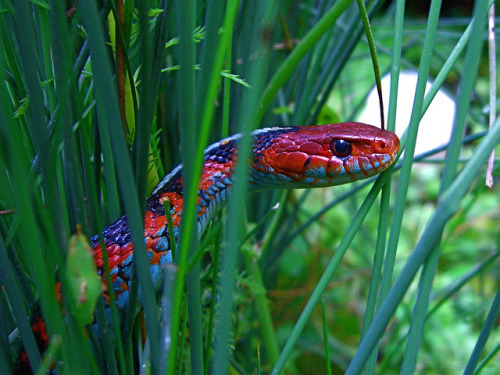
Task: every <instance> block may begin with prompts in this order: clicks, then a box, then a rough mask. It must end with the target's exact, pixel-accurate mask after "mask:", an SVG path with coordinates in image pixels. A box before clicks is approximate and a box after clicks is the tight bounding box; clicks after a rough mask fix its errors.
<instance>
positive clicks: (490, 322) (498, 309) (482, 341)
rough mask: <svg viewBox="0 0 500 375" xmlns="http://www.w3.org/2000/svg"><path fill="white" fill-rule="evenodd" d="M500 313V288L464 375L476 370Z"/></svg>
mask: <svg viewBox="0 0 500 375" xmlns="http://www.w3.org/2000/svg"><path fill="white" fill-rule="evenodd" d="M499 313H500V289H498V291H497V294H496V296H495V298H494V299H493V303H492V304H491V308H490V311H489V312H488V316H487V317H486V321H485V322H484V326H483V329H482V330H481V334H480V335H479V337H478V338H477V342H476V345H475V346H474V350H473V352H472V354H471V356H470V358H469V361H468V362H467V367H465V370H464V375H469V374H472V373H473V372H474V369H475V368H476V366H477V363H478V362H479V358H480V356H481V353H482V351H483V349H484V346H485V345H486V341H487V340H488V337H489V335H490V334H491V331H492V330H493V326H494V325H495V322H496V319H497V318H498V314H499Z"/></svg>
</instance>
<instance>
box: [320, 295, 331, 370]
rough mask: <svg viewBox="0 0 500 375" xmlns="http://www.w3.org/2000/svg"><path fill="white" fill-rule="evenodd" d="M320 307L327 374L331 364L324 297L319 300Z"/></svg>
mask: <svg viewBox="0 0 500 375" xmlns="http://www.w3.org/2000/svg"><path fill="white" fill-rule="evenodd" d="M321 309H322V312H323V342H324V345H325V361H326V370H327V374H328V375H332V364H331V363H330V345H329V344H328V329H327V324H326V309H325V300H324V299H322V300H321Z"/></svg>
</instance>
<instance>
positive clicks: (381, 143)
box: [375, 140, 388, 153]
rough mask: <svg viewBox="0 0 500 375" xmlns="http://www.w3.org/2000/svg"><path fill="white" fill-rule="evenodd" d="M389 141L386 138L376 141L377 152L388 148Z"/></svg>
mask: <svg viewBox="0 0 500 375" xmlns="http://www.w3.org/2000/svg"><path fill="white" fill-rule="evenodd" d="M387 146H388V145H387V142H386V141H385V140H379V141H377V142H375V149H376V151H377V152H382V153H383V152H385V151H386V149H387Z"/></svg>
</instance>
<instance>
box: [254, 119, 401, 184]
mask: <svg viewBox="0 0 500 375" xmlns="http://www.w3.org/2000/svg"><path fill="white" fill-rule="evenodd" d="M254 136H255V142H254V149H253V151H254V164H253V167H254V168H251V170H252V173H251V181H252V182H253V183H255V184H260V185H262V186H263V187H267V188H271V187H276V188H283V187H288V188H301V187H318V186H331V185H340V184H344V183H348V182H352V181H356V180H362V179H364V178H367V177H370V176H373V175H375V174H378V173H380V172H382V171H383V170H385V169H387V168H388V167H389V166H390V165H391V164H392V163H393V161H394V159H395V157H396V154H397V153H398V151H399V147H400V144H399V138H398V137H397V136H396V134H394V133H392V132H390V131H387V130H382V129H379V128H376V127H374V126H371V125H367V124H362V123H358V122H345V123H341V124H331V125H318V126H304V127H300V126H297V127H289V128H276V129H273V128H269V129H265V130H261V131H258V132H256V133H255V134H254Z"/></svg>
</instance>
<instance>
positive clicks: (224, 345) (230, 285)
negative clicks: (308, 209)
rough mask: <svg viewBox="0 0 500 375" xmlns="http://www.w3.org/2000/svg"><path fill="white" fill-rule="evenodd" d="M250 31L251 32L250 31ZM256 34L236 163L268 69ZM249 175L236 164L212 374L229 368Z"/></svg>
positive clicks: (262, 24)
mask: <svg viewBox="0 0 500 375" xmlns="http://www.w3.org/2000/svg"><path fill="white" fill-rule="evenodd" d="M274 6H275V3H274V1H268V2H264V3H263V4H262V5H261V6H260V7H257V9H256V13H255V17H256V18H255V19H254V21H255V23H256V25H259V27H255V26H256V25H255V24H254V29H257V30H261V28H266V27H268V25H269V23H270V22H271V17H272V15H273V10H274ZM252 31H253V30H252ZM258 40H259V39H258V37H257V35H255V34H253V35H252V38H251V39H250V41H251V42H252V43H251V44H250V45H253V46H254V47H255V49H257V50H259V52H261V53H262V54H263V56H264V57H263V58H262V59H261V60H260V61H257V62H254V63H253V66H252V69H251V70H250V75H249V81H250V82H251V84H252V87H253V90H251V91H250V90H248V91H245V94H244V97H243V101H242V106H241V107H240V108H239V110H240V111H239V116H240V117H239V123H240V124H241V131H242V133H243V136H242V138H241V139H240V143H239V147H240V148H239V154H238V158H239V160H247V158H248V157H250V155H251V154H250V146H251V137H250V131H251V130H253V129H255V128H256V127H257V125H258V124H259V120H260V119H259V118H258V117H255V116H254V113H255V108H258V107H256V105H257V103H258V97H257V95H260V94H261V90H262V87H263V82H264V74H263V72H264V71H265V70H267V67H268V63H269V62H268V54H266V53H265V52H266V51H265V50H264V51H262V46H261V45H259V44H257V43H255V41H258ZM247 174H248V168H247V165H246V163H238V164H237V166H236V170H235V171H234V172H233V175H234V176H235V177H234V184H233V186H232V195H231V197H230V198H229V201H228V208H227V217H228V221H227V225H226V232H225V246H224V248H223V254H222V259H221V267H222V269H223V270H224V272H222V274H221V277H220V284H219V295H220V304H219V306H220V308H219V311H218V317H217V320H218V322H219V324H218V325H217V328H216V329H217V331H216V336H215V356H214V360H213V364H212V371H213V373H214V374H215V375H218V374H226V373H227V368H228V356H229V342H230V340H229V339H230V332H231V328H232V325H231V320H232V319H231V314H232V307H233V289H234V285H235V278H236V264H237V259H238V258H237V257H238V252H237V249H238V244H239V241H240V232H241V226H242V224H243V223H242V215H241V205H242V204H243V202H244V197H245V182H246V178H247Z"/></svg>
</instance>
